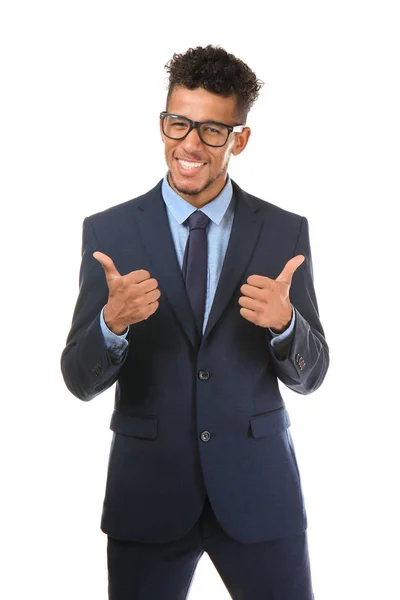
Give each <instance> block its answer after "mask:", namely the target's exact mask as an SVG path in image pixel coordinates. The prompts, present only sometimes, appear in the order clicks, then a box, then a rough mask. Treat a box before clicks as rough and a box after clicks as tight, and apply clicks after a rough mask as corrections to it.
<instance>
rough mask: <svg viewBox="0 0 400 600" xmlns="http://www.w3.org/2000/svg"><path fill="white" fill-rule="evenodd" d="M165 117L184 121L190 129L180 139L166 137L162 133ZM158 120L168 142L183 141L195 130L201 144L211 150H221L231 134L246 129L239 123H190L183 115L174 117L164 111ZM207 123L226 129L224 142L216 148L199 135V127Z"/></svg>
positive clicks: (190, 120)
mask: <svg viewBox="0 0 400 600" xmlns="http://www.w3.org/2000/svg"><path fill="white" fill-rule="evenodd" d="M165 117H174V118H177V119H185V121H189V123H190V127H189V129H188V131H187V132H186V133H185V135H184V136H182V137H181V138H173V137H171V136H170V135H167V134H166V133H165V131H164V119H165ZM160 118H161V121H162V130H163V133H164V135H165V136H166V137H167V138H169V139H170V140H184V139H185V137H186V136H188V135H189V133H190V132H191V131H192V129H197V133H198V136H199V138H200V139H201V141H202V142H203V144H206V146H211V148H222V147H223V146H225V144H226V142H227V141H228V139H229V136H230V134H231V133H232V132H233V133H241V132H242V131H243V129H244V128H245V127H246V125H242V124H241V123H238V124H237V125H227V124H226V123H221V122H220V121H192V119H189V117H184V116H183V115H175V114H173V113H169V112H166V111H165V110H164V111H162V112H161V113H160ZM208 123H209V124H210V125H223V126H224V127H226V128H227V130H228V135H227V136H226V140H225V142H224V143H223V144H218V145H217V146H215V145H214V144H209V143H208V142H205V141H204V140H203V138H202V137H201V133H200V127H201V125H206V124H208Z"/></svg>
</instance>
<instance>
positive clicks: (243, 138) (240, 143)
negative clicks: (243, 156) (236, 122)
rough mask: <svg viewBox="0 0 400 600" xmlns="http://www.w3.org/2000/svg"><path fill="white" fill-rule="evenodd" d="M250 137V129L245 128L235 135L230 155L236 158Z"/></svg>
mask: <svg viewBox="0 0 400 600" xmlns="http://www.w3.org/2000/svg"><path fill="white" fill-rule="evenodd" d="M250 135H251V129H250V127H245V129H243V131H242V132H241V133H237V134H236V141H235V144H234V146H233V149H232V154H233V155H234V156H238V154H240V153H241V152H243V150H244V149H245V148H246V146H247V142H248V141H249V138H250Z"/></svg>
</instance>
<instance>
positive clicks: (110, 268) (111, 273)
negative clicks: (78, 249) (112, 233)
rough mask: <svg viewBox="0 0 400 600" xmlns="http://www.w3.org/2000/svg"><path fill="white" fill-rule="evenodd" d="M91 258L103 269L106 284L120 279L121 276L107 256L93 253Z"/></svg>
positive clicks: (101, 253)
mask: <svg viewBox="0 0 400 600" xmlns="http://www.w3.org/2000/svg"><path fill="white" fill-rule="evenodd" d="M93 258H95V259H96V260H98V261H99V263H100V264H101V266H102V267H103V269H104V273H105V275H106V280H107V283H108V282H110V281H112V280H113V279H118V278H119V277H121V274H120V273H119V271H118V269H117V268H116V266H115V265H114V262H113V260H112V258H110V257H109V256H107V254H103V252H93Z"/></svg>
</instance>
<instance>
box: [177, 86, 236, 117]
mask: <svg viewBox="0 0 400 600" xmlns="http://www.w3.org/2000/svg"><path fill="white" fill-rule="evenodd" d="M168 112H170V113H173V114H177V115H182V116H185V117H189V119H192V120H193V121H221V122H222V123H227V124H230V123H234V122H236V114H235V113H236V98H235V97H234V96H230V97H229V98H224V97H223V96H218V95H217V94H213V93H211V92H208V91H207V90H205V89H203V88H197V89H195V90H188V89H187V88H175V89H174V90H173V92H172V94H171V96H170V99H169V101H168Z"/></svg>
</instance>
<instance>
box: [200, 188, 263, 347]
mask: <svg viewBox="0 0 400 600" xmlns="http://www.w3.org/2000/svg"><path fill="white" fill-rule="evenodd" d="M232 187H233V196H234V200H235V201H236V206H235V215H234V218H233V224H232V231H231V235H230V237H229V242H228V247H227V249H226V254H225V259H224V263H223V265H222V270H221V275H220V277H219V281H218V285H217V289H216V291H215V296H214V300H213V304H212V307H211V311H210V314H209V317H208V321H207V326H206V329H205V332H204V336H203V341H205V340H206V338H207V336H208V335H209V334H210V333H211V331H212V329H213V328H214V327H215V325H216V323H217V321H218V320H219V318H220V317H221V315H222V313H223V311H224V309H225V307H226V305H227V304H228V302H229V301H230V299H231V298H232V295H233V293H234V291H235V288H236V287H237V285H238V283H239V281H240V278H241V276H242V275H243V272H244V270H245V268H246V265H247V263H248V262H249V260H250V257H251V254H252V252H253V249H254V247H255V245H256V242H257V239H258V235H259V232H260V228H261V224H262V220H261V219H259V218H258V216H257V211H258V208H257V207H256V206H255V205H254V206H253V205H252V203H251V198H250V197H249V196H248V195H247V194H245V192H243V190H242V189H241V188H240V187H239V186H238V185H237V184H236V183H235V182H234V181H232ZM239 308H240V307H239V305H238V310H239Z"/></svg>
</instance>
